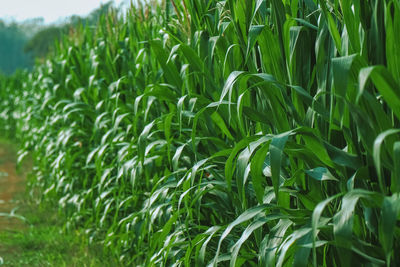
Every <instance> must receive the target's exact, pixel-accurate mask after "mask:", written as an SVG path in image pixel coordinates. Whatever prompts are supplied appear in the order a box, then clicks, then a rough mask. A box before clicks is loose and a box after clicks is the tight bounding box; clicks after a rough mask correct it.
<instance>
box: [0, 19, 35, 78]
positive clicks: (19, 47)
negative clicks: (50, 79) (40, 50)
mask: <svg viewBox="0 0 400 267" xmlns="http://www.w3.org/2000/svg"><path fill="white" fill-rule="evenodd" d="M27 40H28V37H27V36H26V35H25V33H24V32H23V30H22V29H21V28H20V27H19V25H17V24H16V23H11V24H6V23H4V22H3V21H2V20H0V72H2V73H5V74H11V73H13V72H14V71H15V70H16V68H18V67H20V68H27V67H31V66H32V65H33V64H32V63H33V60H32V57H31V55H29V54H25V53H23V47H24V45H25V44H26V42H27Z"/></svg>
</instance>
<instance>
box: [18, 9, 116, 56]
mask: <svg viewBox="0 0 400 267" xmlns="http://www.w3.org/2000/svg"><path fill="white" fill-rule="evenodd" d="M112 6H113V2H107V3H105V4H102V5H101V6H100V7H99V8H97V9H95V10H93V11H92V12H91V13H90V14H89V15H88V16H87V17H84V18H82V17H80V16H77V15H73V16H71V17H69V19H68V21H66V22H65V23H64V24H62V25H51V26H47V27H45V28H43V29H41V30H39V31H38V32H37V33H36V34H35V35H34V36H33V37H32V38H31V39H30V40H29V41H28V42H27V44H26V45H25V48H24V51H25V52H27V53H31V54H32V55H33V56H34V57H35V58H43V57H45V56H46V55H47V54H48V53H49V52H50V50H51V48H52V47H53V45H54V42H55V41H56V40H57V39H60V38H61V37H62V36H63V35H64V34H68V33H69V32H70V29H71V28H75V27H77V25H79V24H83V25H84V26H85V25H96V24H97V22H98V20H99V18H100V17H101V16H102V15H105V14H107V12H108V11H109V10H110V8H111V7H112Z"/></svg>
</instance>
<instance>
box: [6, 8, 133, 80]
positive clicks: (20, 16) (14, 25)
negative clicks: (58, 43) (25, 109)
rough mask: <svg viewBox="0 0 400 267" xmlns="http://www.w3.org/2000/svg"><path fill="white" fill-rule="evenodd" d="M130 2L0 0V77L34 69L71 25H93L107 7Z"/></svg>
mask: <svg viewBox="0 0 400 267" xmlns="http://www.w3.org/2000/svg"><path fill="white" fill-rule="evenodd" d="M129 3H130V1H129V0H114V1H107V0H104V1H103V0H68V1H65V0H34V1H32V0H13V1H5V0H0V74H6V75H10V74H12V73H14V72H15V71H16V70H17V69H20V68H26V69H30V68H32V67H33V65H34V62H35V60H41V59H42V58H43V57H44V56H45V55H46V54H47V53H48V51H49V49H51V47H52V45H53V43H54V42H55V40H56V39H57V38H60V36H61V35H62V34H63V33H68V31H70V29H72V28H73V27H74V25H76V24H78V23H82V24H84V25H89V26H90V25H95V23H96V21H97V19H98V18H99V16H100V15H101V14H104V13H106V12H107V11H108V10H109V7H110V6H114V7H116V8H118V9H123V8H125V7H127V6H128V5H129Z"/></svg>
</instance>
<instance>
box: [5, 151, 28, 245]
mask: <svg viewBox="0 0 400 267" xmlns="http://www.w3.org/2000/svg"><path fill="white" fill-rule="evenodd" d="M24 191H25V182H24V178H23V175H22V174H18V173H17V171H16V154H15V150H14V148H13V146H12V145H9V144H1V143H0V231H4V230H13V229H20V228H21V227H23V226H24V224H25V223H24V222H23V221H21V219H18V218H15V217H13V216H7V215H6V214H12V213H13V211H14V212H15V213H16V214H18V202H17V200H16V197H17V196H18V195H20V194H22V193H24ZM0 246H1V241H0Z"/></svg>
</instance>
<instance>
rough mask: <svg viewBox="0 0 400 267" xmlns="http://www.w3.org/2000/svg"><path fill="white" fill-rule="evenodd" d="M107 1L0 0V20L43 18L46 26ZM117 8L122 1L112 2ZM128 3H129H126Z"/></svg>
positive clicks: (87, 10) (18, 20) (90, 9)
mask: <svg viewBox="0 0 400 267" xmlns="http://www.w3.org/2000/svg"><path fill="white" fill-rule="evenodd" d="M107 2H109V1H108V0H0V18H1V19H4V20H6V21H11V20H14V21H17V22H21V21H24V20H26V19H32V18H38V17H43V18H44V22H45V23H46V24H49V23H54V22H57V21H61V20H62V19H63V18H65V17H68V16H71V15H81V16H84V15H87V14H89V13H90V12H91V11H92V10H94V9H96V8H97V7H99V6H100V4H102V3H103V4H104V3H107ZM114 2H115V3H116V5H117V6H118V5H119V4H121V3H122V2H124V0H114ZM128 2H129V1H128Z"/></svg>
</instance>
